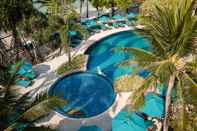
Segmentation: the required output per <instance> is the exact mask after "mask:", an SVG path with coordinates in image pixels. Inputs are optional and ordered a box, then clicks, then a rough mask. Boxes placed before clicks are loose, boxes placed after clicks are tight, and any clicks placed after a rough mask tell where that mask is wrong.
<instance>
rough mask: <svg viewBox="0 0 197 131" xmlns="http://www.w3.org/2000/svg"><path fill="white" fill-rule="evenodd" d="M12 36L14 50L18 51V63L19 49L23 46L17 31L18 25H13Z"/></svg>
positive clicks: (17, 58) (17, 57)
mask: <svg viewBox="0 0 197 131" xmlns="http://www.w3.org/2000/svg"><path fill="white" fill-rule="evenodd" d="M12 36H13V39H14V48H16V51H17V52H16V60H15V61H18V60H19V49H20V47H21V46H22V44H21V40H20V38H19V37H18V31H17V29H16V24H13V27H12Z"/></svg>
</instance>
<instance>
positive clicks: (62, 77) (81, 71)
mask: <svg viewBox="0 0 197 131" xmlns="http://www.w3.org/2000/svg"><path fill="white" fill-rule="evenodd" d="M78 73H88V74H93V75H96V76H99V77H102V78H103V79H104V80H106V81H107V82H108V83H109V84H110V85H111V87H112V89H113V91H114V99H113V102H112V103H111V104H110V105H109V107H108V108H107V109H106V110H105V111H103V112H101V113H99V114H97V115H95V116H91V117H87V118H74V117H69V116H66V115H63V114H61V113H59V112H57V111H53V112H55V113H56V114H58V115H59V116H61V117H62V118H66V119H70V120H90V119H96V118H98V117H100V116H102V115H103V114H105V113H106V112H107V111H108V110H109V109H110V108H111V107H112V106H113V105H114V103H115V102H116V99H117V93H116V92H115V89H114V85H113V82H112V81H111V80H110V79H109V78H107V77H106V76H104V75H101V74H98V73H94V72H90V71H83V70H75V71H72V72H70V73H67V74H66V75H63V76H61V77H60V78H59V79H57V80H56V81H55V82H54V83H53V84H52V85H51V87H50V88H55V86H56V85H57V84H58V82H59V81H61V80H63V79H64V78H65V77H69V76H71V75H74V74H78ZM49 90H51V89H49ZM49 94H50V93H49Z"/></svg>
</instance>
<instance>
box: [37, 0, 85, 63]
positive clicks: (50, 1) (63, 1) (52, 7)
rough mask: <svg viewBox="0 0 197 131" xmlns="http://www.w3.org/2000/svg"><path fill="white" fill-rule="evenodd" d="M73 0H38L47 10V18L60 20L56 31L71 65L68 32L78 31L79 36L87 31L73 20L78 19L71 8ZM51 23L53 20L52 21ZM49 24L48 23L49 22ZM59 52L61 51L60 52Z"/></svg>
mask: <svg viewBox="0 0 197 131" xmlns="http://www.w3.org/2000/svg"><path fill="white" fill-rule="evenodd" d="M73 1H74V0H39V1H38V2H42V4H44V5H46V6H47V8H48V14H49V16H52V18H56V17H59V18H60V19H62V21H61V22H62V23H63V24H62V26H60V27H59V28H57V29H56V32H58V33H59V34H60V38H61V42H62V47H66V51H67V53H68V61H69V63H71V47H70V42H71V41H70V37H69V31H73V30H74V31H78V32H79V33H81V34H87V31H86V30H85V29H84V28H83V27H82V26H81V25H80V24H79V23H76V21H75V19H76V18H77V17H78V14H77V12H76V11H75V9H74V7H73V6H72V3H73ZM52 21H53V20H52ZM49 24H50V22H49ZM51 25H52V24H51ZM60 51H61V50H60Z"/></svg>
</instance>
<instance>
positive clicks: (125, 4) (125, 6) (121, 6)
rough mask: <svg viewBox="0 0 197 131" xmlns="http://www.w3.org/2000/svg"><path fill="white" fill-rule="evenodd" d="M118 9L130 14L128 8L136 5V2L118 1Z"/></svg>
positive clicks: (128, 0) (131, 0) (132, 0)
mask: <svg viewBox="0 0 197 131" xmlns="http://www.w3.org/2000/svg"><path fill="white" fill-rule="evenodd" d="M116 3H117V7H118V8H119V9H121V10H123V11H127V12H128V8H129V7H131V5H132V4H133V3H134V0H117V1H116Z"/></svg>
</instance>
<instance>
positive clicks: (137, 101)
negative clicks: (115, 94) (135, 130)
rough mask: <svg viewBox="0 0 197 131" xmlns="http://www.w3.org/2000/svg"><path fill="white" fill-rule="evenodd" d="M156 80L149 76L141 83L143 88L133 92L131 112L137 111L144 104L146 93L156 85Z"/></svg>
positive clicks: (130, 100)
mask: <svg viewBox="0 0 197 131" xmlns="http://www.w3.org/2000/svg"><path fill="white" fill-rule="evenodd" d="M155 80H156V79H155V77H154V76H149V77H147V78H146V79H145V80H144V81H143V82H142V83H141V86H138V88H135V89H134V90H133V91H132V95H131V97H130V98H129V105H130V107H131V110H137V109H139V107H141V106H142V105H143V104H144V93H145V91H146V90H147V89H148V88H149V87H151V85H153V84H154V85H155V82H156V81H155Z"/></svg>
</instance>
